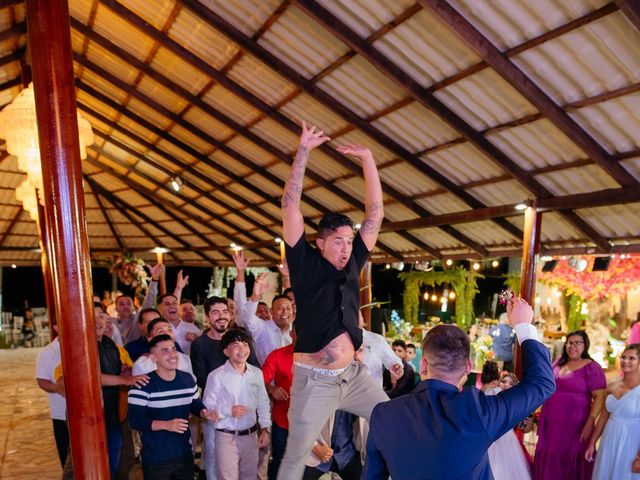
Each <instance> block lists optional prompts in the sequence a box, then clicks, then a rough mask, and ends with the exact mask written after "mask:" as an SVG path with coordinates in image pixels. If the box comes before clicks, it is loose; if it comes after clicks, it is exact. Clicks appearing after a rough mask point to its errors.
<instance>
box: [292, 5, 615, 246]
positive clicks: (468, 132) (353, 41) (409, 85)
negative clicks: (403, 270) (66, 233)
mask: <svg viewBox="0 0 640 480" xmlns="http://www.w3.org/2000/svg"><path fill="white" fill-rule="evenodd" d="M295 4H296V5H298V6H299V7H300V8H301V9H302V10H304V11H305V12H306V13H307V14H308V15H310V16H311V17H312V18H314V19H315V20H316V21H317V22H318V23H320V24H321V25H322V26H323V27H324V28H325V29H327V30H328V31H330V32H331V33H332V34H333V35H335V36H336V37H337V38H339V39H340V40H342V41H343V42H345V43H346V44H347V45H349V47H351V48H352V49H354V50H356V51H357V52H358V53H359V54H360V55H362V56H363V57H364V58H365V59H367V60H368V61H369V62H370V63H371V64H372V65H373V66H374V67H376V68H377V69H378V70H379V71H380V72H382V73H383V74H384V75H386V76H387V77H388V78H390V79H391V80H393V81H394V82H395V83H396V84H397V85H398V86H399V87H400V88H403V89H405V90H406V91H407V92H408V93H409V94H410V95H412V96H413V97H414V98H415V99H416V100H417V101H418V102H420V103H421V104H422V105H423V106H425V107H426V108H428V109H430V110H432V111H433V112H434V113H436V114H437V115H438V116H440V118H441V119H442V120H443V121H444V122H445V123H447V124H448V125H449V126H450V127H452V128H453V129H454V130H456V131H458V132H459V133H460V134H462V136H463V137H464V138H466V139H467V141H469V142H470V143H472V144H473V145H474V146H475V147H476V148H478V149H479V150H480V151H481V152H483V153H484V154H485V155H487V157H488V158H490V159H492V160H493V161H494V162H495V163H496V164H497V165H499V166H501V167H502V168H503V169H504V170H505V171H506V172H507V173H509V174H511V175H513V177H514V178H516V179H517V180H518V181H519V182H520V183H521V184H522V185H523V186H524V187H525V188H526V189H528V190H529V191H530V192H531V193H533V194H534V195H536V196H537V197H540V198H546V197H551V196H553V195H552V193H551V192H550V191H549V190H547V189H546V188H545V187H544V186H543V185H541V184H540V183H538V182H537V181H536V180H535V179H534V178H533V177H532V176H531V175H529V173H528V172H527V171H526V170H525V169H524V168H522V167H521V166H520V165H518V163H516V162H515V161H513V160H512V159H511V158H509V157H508V156H507V155H506V154H505V153H504V152H502V151H501V150H500V149H499V148H498V147H496V146H495V145H494V144H492V143H491V142H490V141H489V140H487V139H486V138H485V137H484V136H483V135H482V134H481V133H480V132H478V131H476V130H475V129H474V128H473V127H471V125H469V124H468V123H467V122H466V121H464V120H463V119H462V118H461V117H460V116H459V115H458V114H456V113H455V112H454V111H453V110H451V109H450V108H449V107H447V106H446V105H445V104H444V103H442V102H441V101H440V100H438V99H437V98H436V97H435V96H434V95H433V94H432V93H431V92H429V91H428V90H427V89H425V88H424V87H423V86H422V85H420V84H419V83H418V82H416V81H415V80H414V79H413V78H411V77H410V76H409V75H408V74H407V73H406V72H405V71H403V70H402V69H400V68H399V67H398V66H397V65H396V64H394V63H393V62H392V61H391V60H389V59H388V58H387V57H386V56H385V55H383V54H382V53H380V51H378V50H376V49H374V48H371V46H369V45H368V44H366V43H365V42H364V40H363V39H362V38H361V37H359V36H358V35H357V34H356V33H355V32H354V31H352V30H351V29H350V28H349V27H348V26H347V25H346V24H345V23H343V22H342V21H340V20H339V19H338V18H337V17H335V16H334V15H332V14H331V13H330V12H329V11H328V10H326V9H325V8H323V7H322V6H321V5H320V4H319V3H317V2H315V1H313V0H295ZM562 214H563V216H564V217H565V219H566V220H567V221H569V223H571V224H572V225H573V226H574V227H575V228H577V229H579V230H581V231H582V232H583V233H585V234H587V235H588V234H590V233H594V232H595V231H594V230H593V229H592V228H585V230H587V231H585V230H583V229H582V228H580V227H584V225H585V222H582V221H580V220H579V219H578V221H576V216H575V215H572V214H571V212H562ZM595 233H597V232H595ZM593 241H594V242H596V243H597V244H598V248H599V249H601V250H602V251H607V249H608V247H609V245H608V244H607V243H606V242H604V243H602V237H598V236H596V237H595V238H594V239H593Z"/></svg>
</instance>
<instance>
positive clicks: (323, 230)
mask: <svg viewBox="0 0 640 480" xmlns="http://www.w3.org/2000/svg"><path fill="white" fill-rule="evenodd" d="M340 227H350V228H353V222H352V221H351V219H350V218H349V217H347V216H346V215H344V214H343V213H338V212H329V213H326V214H325V215H324V216H323V217H322V218H321V219H320V223H318V235H319V236H320V238H327V236H328V235H330V234H331V233H332V232H335V231H336V230H338V229H339V228H340Z"/></svg>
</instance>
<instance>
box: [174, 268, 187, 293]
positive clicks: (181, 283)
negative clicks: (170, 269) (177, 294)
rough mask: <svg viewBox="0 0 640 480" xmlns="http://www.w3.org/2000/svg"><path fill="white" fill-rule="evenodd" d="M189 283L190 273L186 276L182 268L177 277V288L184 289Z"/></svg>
mask: <svg viewBox="0 0 640 480" xmlns="http://www.w3.org/2000/svg"><path fill="white" fill-rule="evenodd" d="M187 285H189V275H187V276H186V277H185V276H183V275H182V270H180V271H179V272H178V278H177V279H176V288H178V289H180V290H183V289H184V287H186V286H187Z"/></svg>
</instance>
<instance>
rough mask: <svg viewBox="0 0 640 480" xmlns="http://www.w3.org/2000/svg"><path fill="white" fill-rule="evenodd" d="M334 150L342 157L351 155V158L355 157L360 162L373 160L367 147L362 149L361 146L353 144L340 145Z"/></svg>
mask: <svg viewBox="0 0 640 480" xmlns="http://www.w3.org/2000/svg"><path fill="white" fill-rule="evenodd" d="M336 150H338V151H339V152H340V153H342V154H343V155H351V156H352V157H357V158H359V159H360V160H365V159H371V160H373V154H372V153H371V150H369V149H368V148H367V147H363V146H362V145H354V144H347V145H341V146H339V147H338V148H336Z"/></svg>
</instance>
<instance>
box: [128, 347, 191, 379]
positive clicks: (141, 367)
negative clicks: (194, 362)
mask: <svg viewBox="0 0 640 480" xmlns="http://www.w3.org/2000/svg"><path fill="white" fill-rule="evenodd" d="M177 353H178V370H180V371H182V372H187V373H189V374H191V376H192V377H193V379H194V380H195V378H196V376H195V375H194V374H193V368H192V367H191V359H190V358H189V356H188V355H185V354H184V353H182V352H177ZM157 369H158V366H157V365H156V362H154V361H153V359H152V358H151V357H150V356H149V355H142V356H141V357H140V358H138V359H137V360H136V361H135V363H134V364H133V368H132V369H131V373H132V374H133V375H146V374H147V373H149V372H153V371H155V370H157Z"/></svg>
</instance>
